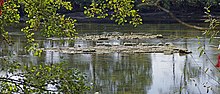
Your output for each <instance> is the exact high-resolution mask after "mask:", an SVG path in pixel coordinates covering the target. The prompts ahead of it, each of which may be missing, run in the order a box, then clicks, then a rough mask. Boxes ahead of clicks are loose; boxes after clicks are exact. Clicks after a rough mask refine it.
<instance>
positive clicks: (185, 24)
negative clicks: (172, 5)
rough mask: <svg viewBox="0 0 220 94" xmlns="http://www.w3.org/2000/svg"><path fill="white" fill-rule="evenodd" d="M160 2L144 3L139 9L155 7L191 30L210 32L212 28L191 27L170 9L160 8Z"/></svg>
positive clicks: (157, 0) (158, 0)
mask: <svg viewBox="0 0 220 94" xmlns="http://www.w3.org/2000/svg"><path fill="white" fill-rule="evenodd" d="M160 1H161V0H156V1H155V2H152V3H142V4H139V5H138V6H137V7H140V6H145V5H147V6H155V7H157V8H158V9H160V10H162V11H164V12H166V13H167V14H169V15H170V17H171V18H172V19H174V20H176V21H177V22H178V23H180V24H182V25H184V26H187V27H190V28H193V29H197V30H203V31H204V30H210V28H205V27H199V26H195V25H191V24H188V23H186V22H184V21H182V20H180V19H179V18H177V17H176V16H175V15H174V14H173V13H172V12H171V11H169V10H168V9H166V8H164V7H162V6H160Z"/></svg>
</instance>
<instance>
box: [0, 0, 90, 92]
mask: <svg viewBox="0 0 220 94" xmlns="http://www.w3.org/2000/svg"><path fill="white" fill-rule="evenodd" d="M20 5H23V7H24V12H25V14H26V16H27V18H28V19H27V20H26V22H25V23H26V26H25V27H24V28H23V29H21V32H23V33H24V34H25V37H26V39H27V46H26V49H27V51H29V52H33V53H34V55H36V56H40V54H41V52H42V51H41V50H38V47H39V45H38V43H37V42H36V40H35V38H36V37H35V34H36V33H40V34H41V35H42V36H44V37H59V38H63V37H70V38H74V37H75V34H76V30H75V22H76V20H73V19H71V18H67V17H65V15H61V14H59V13H57V10H58V9H60V8H61V7H63V8H65V9H67V10H72V6H71V3H70V2H65V1H63V0H7V2H5V3H4V5H3V6H2V7H1V10H2V15H0V36H1V37H2V40H3V41H5V42H7V43H8V44H10V43H11V41H10V35H9V34H8V32H7V31H6V27H7V26H9V25H13V24H16V23H19V20H20V16H19V11H18V9H19V7H20ZM1 61H2V62H3V65H2V69H1V70H2V71H3V72H5V74H4V75H1V77H0V92H1V93H67V94H68V93H76V94H81V93H82V92H84V91H85V90H88V89H89V87H88V86H86V85H85V83H86V82H85V77H84V75H83V74H82V73H80V72H79V71H77V70H75V69H68V68H67V67H65V66H63V65H64V64H63V63H59V64H54V65H47V64H45V63H42V64H40V65H31V63H30V64H27V65H23V63H22V62H17V61H16V60H13V58H12V57H10V56H9V58H3V59H1ZM51 87H54V88H53V89H51Z"/></svg>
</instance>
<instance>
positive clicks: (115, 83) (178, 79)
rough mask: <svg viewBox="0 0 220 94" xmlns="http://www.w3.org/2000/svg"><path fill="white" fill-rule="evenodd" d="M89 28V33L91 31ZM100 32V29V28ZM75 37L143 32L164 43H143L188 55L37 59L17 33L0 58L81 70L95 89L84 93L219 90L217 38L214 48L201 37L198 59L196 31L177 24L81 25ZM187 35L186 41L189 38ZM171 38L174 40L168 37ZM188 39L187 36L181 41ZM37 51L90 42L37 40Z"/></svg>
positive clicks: (195, 93)
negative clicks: (61, 64)
mask: <svg viewBox="0 0 220 94" xmlns="http://www.w3.org/2000/svg"><path fill="white" fill-rule="evenodd" d="M91 28H93V29H91ZM100 28H101V29H100ZM78 29H79V30H78V31H79V35H81V34H84V33H89V34H90V33H103V31H105V32H116V31H117V32H124V33H128V32H129V33H130V32H142V33H143V32H144V33H152V34H155V33H156V34H163V35H165V36H166V37H167V38H166V39H154V40H146V42H156V43H158V42H172V43H173V44H174V45H176V46H178V47H182V48H187V49H189V50H190V51H192V52H193V53H192V54H189V55H183V56H182V55H179V54H177V53H175V54H172V55H164V54H163V53H147V54H146V53H145V54H137V53H136V54H134V53H129V54H125V53H108V54H62V53H60V52H49V51H47V52H44V53H43V55H42V57H41V58H36V57H33V56H30V55H27V53H25V51H24V49H23V48H24V46H25V41H24V38H23V37H22V35H20V36H19V35H16V36H19V37H16V38H17V39H15V43H14V44H13V46H9V45H3V44H2V45H1V48H0V53H1V54H0V56H1V57H3V56H7V55H8V52H9V51H12V52H10V53H13V54H15V55H17V57H15V58H16V59H18V60H20V61H21V62H25V63H28V62H30V61H31V62H34V63H36V64H37V62H46V63H58V62H61V61H67V62H70V65H69V66H70V67H72V68H78V69H79V70H81V71H82V72H84V73H85V74H86V75H87V77H88V81H89V84H90V85H92V86H94V88H93V89H92V90H91V91H89V93H94V92H100V93H101V94H174V93H179V94H200V93H201V94H204V93H208V94H218V93H219V92H220V84H219V83H218V82H219V81H220V73H219V71H218V70H216V69H215V68H214V67H213V65H212V64H211V63H210V60H209V59H211V60H212V62H214V63H215V62H217V60H216V58H217V54H219V51H218V50H217V49H216V47H213V46H212V45H214V46H217V44H218V39H215V40H214V42H213V44H209V43H208V39H204V38H202V39H201V40H202V44H204V45H205V49H206V55H207V56H208V57H207V56H206V55H203V56H202V57H199V53H200V52H199V51H198V50H197V48H198V47H199V45H198V42H199V40H198V39H196V38H194V37H193V36H201V32H198V31H193V30H189V29H187V28H185V27H181V26H180V25H177V24H170V25H167V24H154V25H152V24H150V25H149V24H147V25H142V26H139V27H138V28H132V27H131V26H116V25H112V24H80V25H78ZM189 35H190V38H189ZM173 36H174V37H173ZM183 37H188V38H183ZM39 43H40V44H41V46H42V47H63V46H64V47H69V46H70V47H74V46H76V47H78V46H79V45H80V47H88V46H91V45H94V43H93V42H91V41H75V42H68V41H65V42H62V43H61V42H59V41H55V40H54V41H53V40H43V41H42V40H40V41H39Z"/></svg>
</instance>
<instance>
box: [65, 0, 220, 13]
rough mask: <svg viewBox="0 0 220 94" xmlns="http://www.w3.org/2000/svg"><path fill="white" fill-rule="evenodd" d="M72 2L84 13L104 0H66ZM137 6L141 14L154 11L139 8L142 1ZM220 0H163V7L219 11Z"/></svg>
mask: <svg viewBox="0 0 220 94" xmlns="http://www.w3.org/2000/svg"><path fill="white" fill-rule="evenodd" d="M66 1H70V2H71V3H72V5H73V7H74V10H73V11H83V10H84V6H89V5H90V4H91V3H92V1H96V2H97V3H98V2H100V1H104V0H66ZM134 1H135V6H136V8H137V9H139V10H140V12H147V11H152V10H154V8H152V7H150V6H147V5H146V6H141V7H140V6H138V5H140V4H142V0H134ZM155 1H157V0H146V2H150V3H152V2H155ZM219 3H220V0H161V3H160V4H161V6H163V7H165V8H167V9H170V10H186V11H190V10H192V11H194V9H197V10H203V8H204V7H207V6H212V8H214V9H217V8H219V6H220V4H219Z"/></svg>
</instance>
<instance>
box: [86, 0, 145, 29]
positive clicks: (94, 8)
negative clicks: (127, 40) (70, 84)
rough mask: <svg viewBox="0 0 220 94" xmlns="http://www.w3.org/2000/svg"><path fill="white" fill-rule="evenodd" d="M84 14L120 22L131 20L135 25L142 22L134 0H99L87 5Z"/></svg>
mask: <svg viewBox="0 0 220 94" xmlns="http://www.w3.org/2000/svg"><path fill="white" fill-rule="evenodd" d="M85 9H86V10H85V11H84V14H86V15H87V16H89V17H96V18H106V17H108V18H110V19H111V20H115V22H117V23H118V24H124V23H126V22H129V23H130V24H133V25H134V26H137V25H138V24H142V19H141V17H140V15H139V14H138V11H137V10H136V9H134V0H98V1H93V2H92V3H91V5H90V6H89V7H85Z"/></svg>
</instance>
